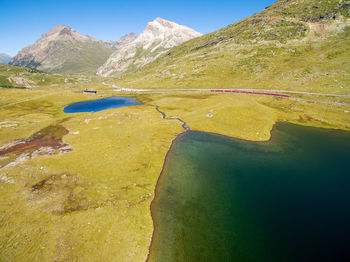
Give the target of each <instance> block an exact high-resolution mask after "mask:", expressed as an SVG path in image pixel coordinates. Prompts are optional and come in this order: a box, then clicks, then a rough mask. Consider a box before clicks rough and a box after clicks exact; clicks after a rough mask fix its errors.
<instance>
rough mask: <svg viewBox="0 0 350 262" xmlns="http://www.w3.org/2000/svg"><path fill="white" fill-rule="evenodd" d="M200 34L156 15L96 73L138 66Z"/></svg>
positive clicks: (107, 73) (120, 71)
mask: <svg viewBox="0 0 350 262" xmlns="http://www.w3.org/2000/svg"><path fill="white" fill-rule="evenodd" d="M201 35H202V34H201V33H198V32H196V31H195V30H193V29H191V28H189V27H186V26H183V25H178V24H176V23H174V22H171V21H168V20H165V19H162V18H160V17H158V18H156V19H155V20H153V21H151V22H149V23H148V24H147V26H146V28H145V30H144V31H143V32H142V33H141V34H140V35H139V36H138V37H136V38H135V39H134V40H133V41H131V42H130V43H128V44H124V45H122V46H121V47H120V48H118V49H117V50H116V51H115V52H114V53H113V54H112V55H111V57H110V58H109V59H108V60H107V62H106V63H105V64H104V65H103V66H101V67H100V68H99V70H98V72H97V73H98V75H102V76H108V75H111V74H113V73H117V74H120V73H122V72H125V71H128V70H129V68H130V69H132V68H133V69H135V68H140V67H142V66H144V65H146V64H148V63H150V62H152V61H154V60H155V59H157V58H158V57H159V56H160V55H162V54H164V53H165V52H166V51H167V50H168V49H169V48H172V47H174V46H176V45H179V44H181V43H183V42H185V41H187V40H190V39H192V38H195V37H198V36H201ZM135 36H136V35H134V36H133V37H135Z"/></svg>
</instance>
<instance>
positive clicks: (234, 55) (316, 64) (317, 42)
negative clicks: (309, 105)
mask: <svg viewBox="0 0 350 262" xmlns="http://www.w3.org/2000/svg"><path fill="white" fill-rule="evenodd" d="M349 8H350V4H349V1H339V0H329V1H317V0H304V1H301V0H289V1H288V0H280V1H277V2H276V3H275V4H273V5H271V6H270V7H267V8H266V9H265V10H263V11H262V12H260V13H258V14H255V15H253V16H251V17H248V18H245V19H243V20H242V21H240V22H237V23H234V24H232V25H229V26H228V27H225V28H223V29H220V30H218V31H216V32H213V33H211V34H207V35H204V36H202V37H199V38H196V39H193V40H190V41H188V42H186V43H184V44H182V45H179V46H177V47H175V48H173V49H172V50H170V51H169V52H168V53H167V54H166V55H164V56H162V57H161V58H159V59H158V60H156V61H155V62H154V63H152V64H150V65H148V66H146V67H145V68H143V69H142V70H140V71H138V72H137V73H136V74H130V75H126V76H124V77H123V78H121V79H119V80H118V84H120V85H124V86H127V87H150V88H152V87H153V88H158V87H162V88H268V89H293V90H313V91H322V92H332V93H344V91H347V92H348V91H350V87H349V80H348V77H347V75H348V74H349V73H350V68H349V65H350V38H349V36H350V29H349V25H350V23H349V21H348V17H349Z"/></svg>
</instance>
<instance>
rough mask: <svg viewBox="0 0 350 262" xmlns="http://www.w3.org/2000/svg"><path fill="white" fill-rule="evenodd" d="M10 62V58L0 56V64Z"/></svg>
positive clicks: (4, 55) (5, 55)
mask: <svg viewBox="0 0 350 262" xmlns="http://www.w3.org/2000/svg"><path fill="white" fill-rule="evenodd" d="M10 60H11V56H9V55H7V54H0V63H3V64H8V63H9V62H10Z"/></svg>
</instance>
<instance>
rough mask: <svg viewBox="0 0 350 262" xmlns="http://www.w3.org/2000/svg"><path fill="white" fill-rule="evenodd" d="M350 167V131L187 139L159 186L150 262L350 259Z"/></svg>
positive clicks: (177, 146) (290, 130)
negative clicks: (258, 138) (266, 139)
mask: <svg viewBox="0 0 350 262" xmlns="http://www.w3.org/2000/svg"><path fill="white" fill-rule="evenodd" d="M349 162H350V132H345V131H338V130H328V129H320V128H312V127H302V126H297V125H293V124H288V123H279V124H277V125H276V126H275V128H274V130H273V132H272V139H271V141H269V142H249V141H243V140H238V139H230V138H227V137H222V136H216V135H211V134H207V133H201V132H193V131H190V132H187V133H186V134H185V135H182V136H180V137H179V138H178V139H177V140H176V142H175V143H174V144H173V147H172V150H171V151H170V152H169V154H168V158H167V161H166V163H165V166H164V170H163V173H162V176H161V177H160V179H159V181H158V185H157V190H156V198H155V200H154V201H153V203H152V215H153V219H154V223H155V232H154V236H153V241H152V246H151V253H150V256H149V261H157V262H162V261H168V262H170V261H191V262H192V261H202V262H203V261H210V262H212V261H238V262H240V261H257V262H258V261H259V262H261V261H269V262H272V261H276V262H277V261H278V262H280V261H293V262H295V261H349V259H350V247H349V243H350V208H349V203H350V173H349Z"/></svg>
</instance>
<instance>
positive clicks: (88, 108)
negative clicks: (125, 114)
mask: <svg viewBox="0 0 350 262" xmlns="http://www.w3.org/2000/svg"><path fill="white" fill-rule="evenodd" d="M136 105H142V103H139V102H137V101H136V99H135V98H133V97H122V96H120V97H118V96H111V97H107V98H101V99H95V100H88V101H82V102H77V103H73V104H70V105H68V106H66V107H65V108H64V112H65V113H82V112H97V111H102V110H106V109H110V108H118V107H124V106H136Z"/></svg>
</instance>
